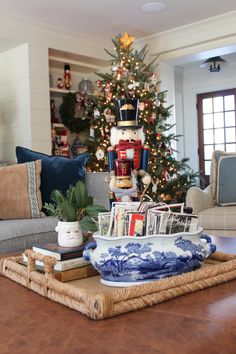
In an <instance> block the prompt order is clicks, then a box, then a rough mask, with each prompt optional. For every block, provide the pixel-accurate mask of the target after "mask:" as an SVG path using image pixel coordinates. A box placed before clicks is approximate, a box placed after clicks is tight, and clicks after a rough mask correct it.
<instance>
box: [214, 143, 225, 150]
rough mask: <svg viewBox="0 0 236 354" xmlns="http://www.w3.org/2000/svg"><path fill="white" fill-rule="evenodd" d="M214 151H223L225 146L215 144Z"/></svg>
mask: <svg viewBox="0 0 236 354" xmlns="http://www.w3.org/2000/svg"><path fill="white" fill-rule="evenodd" d="M215 149H216V150H221V151H225V146H224V144H217V145H215Z"/></svg>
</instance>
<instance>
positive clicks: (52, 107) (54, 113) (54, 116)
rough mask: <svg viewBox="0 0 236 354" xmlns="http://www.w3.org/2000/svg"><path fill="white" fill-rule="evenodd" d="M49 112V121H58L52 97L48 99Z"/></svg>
mask: <svg viewBox="0 0 236 354" xmlns="http://www.w3.org/2000/svg"><path fill="white" fill-rule="evenodd" d="M50 112H51V123H58V118H57V117H56V113H57V107H56V104H55V100H54V99H53V98H52V99H51V100H50Z"/></svg>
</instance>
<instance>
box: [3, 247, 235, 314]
mask: <svg viewBox="0 0 236 354" xmlns="http://www.w3.org/2000/svg"><path fill="white" fill-rule="evenodd" d="M25 254H26V255H27V257H28V265H27V267H26V266H24V265H22V264H21V262H22V258H23V257H22V256H14V257H7V258H3V259H1V260H0V273H1V274H2V275H4V276H6V277H8V278H10V279H12V280H14V281H15V282H17V283H19V284H21V285H23V286H25V287H27V288H29V289H31V290H33V291H35V292H36V293H38V294H40V295H42V296H45V297H47V298H49V299H51V300H53V301H56V302H58V303H60V304H63V305H65V306H67V307H69V308H71V309H74V310H77V311H79V312H80V313H82V314H84V315H86V316H88V317H89V318H91V319H94V320H101V319H105V318H109V317H113V316H116V315H120V314H123V313H126V312H130V311H137V310H139V309H142V308H145V307H148V306H153V305H155V304H158V303H161V302H164V301H167V300H170V299H173V298H175V297H178V296H181V295H184V294H189V293H193V292H195V291H199V290H203V289H206V288H209V287H211V286H215V285H218V284H222V283H225V282H228V281H230V280H233V279H235V278H236V256H235V255H230V254H225V253H221V252H216V253H214V254H212V255H211V256H210V257H209V258H207V259H206V260H205V261H204V264H203V265H202V267H201V268H200V269H198V270H195V271H192V272H188V273H184V274H181V275H177V276H173V277H169V278H165V279H162V280H158V281H154V282H150V283H145V284H141V285H134V286H130V287H127V288H115V287H107V286H104V285H102V284H101V283H100V277H99V276H94V277H90V278H86V279H79V280H74V281H71V282H68V283H62V282H60V281H59V280H57V279H55V275H54V271H53V267H54V264H55V262H56V260H55V259H54V258H52V257H49V256H44V255H41V254H39V253H36V252H33V251H32V250H26V251H25ZM37 259H38V260H41V261H43V262H44V271H45V273H44V274H43V273H39V272H38V271H37V270H36V266H35V262H36V260H37Z"/></svg>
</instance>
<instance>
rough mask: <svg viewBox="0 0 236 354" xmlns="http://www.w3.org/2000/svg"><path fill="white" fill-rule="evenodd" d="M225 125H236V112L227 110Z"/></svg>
mask: <svg viewBox="0 0 236 354" xmlns="http://www.w3.org/2000/svg"><path fill="white" fill-rule="evenodd" d="M225 126H226V127H232V126H235V112H234V111H233V112H225Z"/></svg>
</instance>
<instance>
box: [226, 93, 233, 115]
mask: <svg viewBox="0 0 236 354" xmlns="http://www.w3.org/2000/svg"><path fill="white" fill-rule="evenodd" d="M224 99H225V111H231V110H234V95H229V96H225V97H224Z"/></svg>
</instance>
